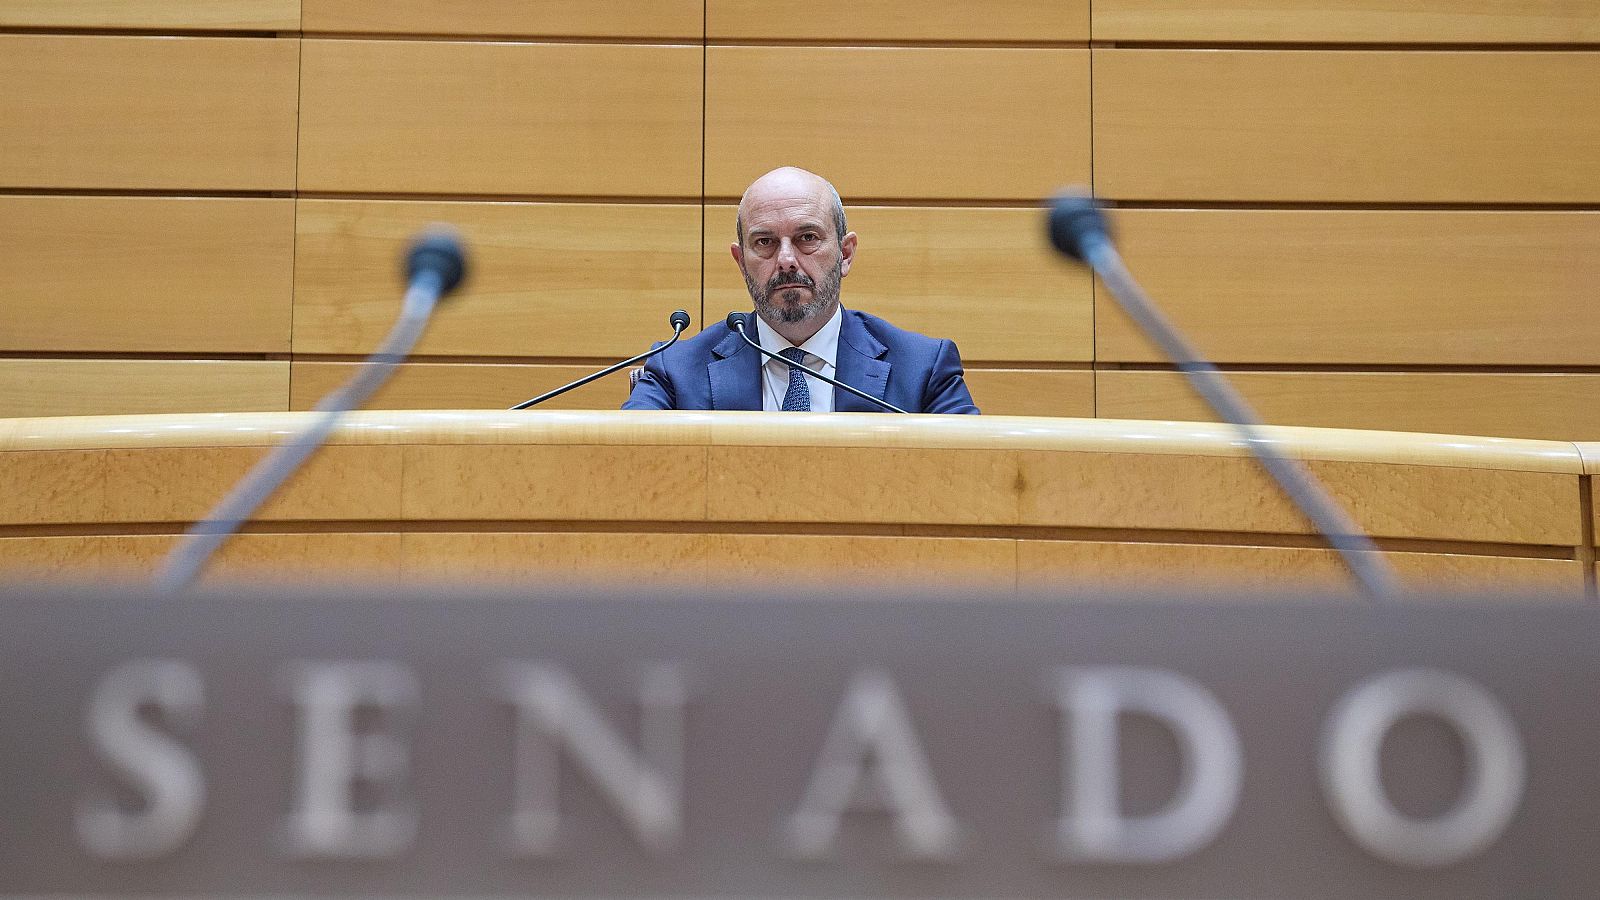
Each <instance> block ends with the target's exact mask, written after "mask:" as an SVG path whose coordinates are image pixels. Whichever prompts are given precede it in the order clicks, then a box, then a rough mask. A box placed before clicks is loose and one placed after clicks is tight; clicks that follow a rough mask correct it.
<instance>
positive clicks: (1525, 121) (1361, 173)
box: [1093, 49, 1600, 203]
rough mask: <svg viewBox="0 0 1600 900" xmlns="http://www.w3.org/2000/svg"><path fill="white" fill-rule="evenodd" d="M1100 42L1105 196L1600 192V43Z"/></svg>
mask: <svg viewBox="0 0 1600 900" xmlns="http://www.w3.org/2000/svg"><path fill="white" fill-rule="evenodd" d="M1093 52H1094V113H1093V121H1094V157H1095V160H1094V184H1095V188H1096V191H1097V193H1099V194H1100V195H1102V196H1106V197H1111V198H1115V199H1130V200H1131V199H1148V200H1223V201H1330V202H1331V201H1337V202H1381V203H1399V202H1407V203H1584V202H1588V203H1593V202H1596V201H1600V154H1596V153H1595V152H1594V148H1595V147H1596V146H1597V145H1600V116H1595V115H1594V96H1593V94H1594V91H1593V90H1592V86H1593V85H1594V84H1596V83H1600V54H1593V53H1558V52H1517V53H1506V52H1473V53H1458V52H1424V51H1385V50H1372V51H1316V50H1293V51H1287V50H1285V51H1271V50H1248V51H1226V50H1220V51H1219V50H1129V49H1102V50H1095V51H1093Z"/></svg>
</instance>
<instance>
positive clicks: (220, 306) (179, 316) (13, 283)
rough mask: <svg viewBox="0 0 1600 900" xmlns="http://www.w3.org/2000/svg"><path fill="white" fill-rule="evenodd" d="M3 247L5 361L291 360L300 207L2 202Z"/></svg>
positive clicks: (190, 201)
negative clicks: (83, 355) (41, 355)
mask: <svg viewBox="0 0 1600 900" xmlns="http://www.w3.org/2000/svg"><path fill="white" fill-rule="evenodd" d="M0 246H5V247H6V248H7V254H6V257H7V262H6V264H5V265H4V266H0V296H3V297H5V299H6V316H5V318H6V321H5V323H4V324H3V325H0V350H22V351H58V350H61V351H100V352H145V351H157V352H166V353H285V352H287V351H288V349H289V304H290V296H291V272H293V269H294V201H292V200H272V199H248V200H245V199H220V198H166V197H26V196H10V197H3V196H0ZM85 399H86V400H87V399H89V398H85ZM143 411H146V412H154V411H155V410H153V409H147V410H143Z"/></svg>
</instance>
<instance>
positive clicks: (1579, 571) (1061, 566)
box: [1017, 541, 1583, 601]
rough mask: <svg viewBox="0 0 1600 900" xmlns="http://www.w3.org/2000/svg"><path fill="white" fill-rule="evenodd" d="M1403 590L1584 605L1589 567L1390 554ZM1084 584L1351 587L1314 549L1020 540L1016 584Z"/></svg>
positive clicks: (1338, 566)
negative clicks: (1545, 598)
mask: <svg viewBox="0 0 1600 900" xmlns="http://www.w3.org/2000/svg"><path fill="white" fill-rule="evenodd" d="M1383 556H1384V559H1385V560H1387V561H1388V562H1389V564H1390V565H1391V566H1393V567H1394V571H1395V575H1396V576H1397V577H1398V578H1399V580H1400V584H1401V586H1402V588H1403V589H1405V590H1414V591H1418V592H1421V593H1426V592H1431V591H1445V592H1449V591H1464V592H1470V591H1487V590H1490V589H1495V588H1500V589H1506V588H1509V589H1511V590H1515V589H1516V588H1518V587H1522V588H1524V589H1526V590H1529V591H1534V590H1539V591H1546V592H1556V596H1555V597H1553V598H1551V599H1566V600H1572V601H1578V600H1581V598H1582V596H1583V593H1582V592H1583V567H1582V566H1580V565H1579V564H1578V563H1577V562H1576V561H1575V560H1571V559H1538V558H1529V557H1507V556H1475V555H1468V554H1455V553H1406V552H1390V553H1385V554H1384V555H1383ZM1085 584H1105V585H1130V586H1137V587H1143V588H1150V589H1158V590H1178V591H1185V592H1189V593H1191V594H1193V593H1195V592H1202V593H1203V592H1210V591H1216V592H1228V595H1229V597H1230V598H1231V599H1241V598H1244V597H1248V596H1249V595H1250V594H1251V593H1253V592H1257V591H1260V592H1266V593H1267V594H1271V593H1272V592H1276V591H1283V590H1294V589H1302V590H1322V591H1327V590H1345V589H1348V588H1350V587H1352V586H1353V584H1354V583H1353V582H1352V581H1351V578H1350V575H1349V573H1348V570H1347V569H1346V568H1345V566H1344V563H1342V562H1341V561H1340V560H1339V557H1338V554H1336V553H1334V551H1332V550H1324V549H1320V548H1311V547H1250V546H1239V547H1219V546H1215V545H1200V544H1160V543H1109V542H1108V543H1100V542H1091V541H1018V542H1017V587H1018V589H1019V590H1021V591H1023V592H1049V591H1059V590H1061V589H1063V588H1067V587H1073V586H1082V585H1085Z"/></svg>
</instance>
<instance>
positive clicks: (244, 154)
mask: <svg viewBox="0 0 1600 900" xmlns="http://www.w3.org/2000/svg"><path fill="white" fill-rule="evenodd" d="M299 56H300V42H299V41H296V40H274V39H256V38H201V37H188V38H170V37H108V36H87V35H43V34H0V122H4V123H5V127H4V128H0V187H52V188H142V189H156V188H159V189H168V190H287V189H289V188H292V187H294V170H295V106H296V96H297V74H298V65H299Z"/></svg>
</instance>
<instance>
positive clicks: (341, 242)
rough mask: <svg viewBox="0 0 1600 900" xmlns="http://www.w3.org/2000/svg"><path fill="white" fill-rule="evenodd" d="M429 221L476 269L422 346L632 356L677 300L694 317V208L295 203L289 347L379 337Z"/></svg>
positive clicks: (445, 350) (346, 346) (306, 348)
mask: <svg viewBox="0 0 1600 900" xmlns="http://www.w3.org/2000/svg"><path fill="white" fill-rule="evenodd" d="M434 222H444V223H449V224H450V225H451V226H453V227H454V228H456V229H457V230H459V231H460V232H461V235H462V238H463V240H464V241H465V242H466V245H467V246H468V247H470V248H472V253H473V259H472V261H471V267H472V271H471V272H470V273H469V280H468V281H467V282H466V283H465V284H464V285H463V286H462V288H461V291H460V293H459V294H458V295H457V296H455V297H452V298H451V299H450V300H448V301H447V302H446V303H445V304H444V305H442V306H441V307H440V308H439V310H438V312H437V313H435V316H434V320H433V321H432V322H431V323H430V325H429V327H428V331H427V333H426V334H425V335H424V336H423V338H422V340H421V341H420V342H419V343H418V345H417V351H416V352H417V353H418V354H422V355H427V354H452V355H487V356H536V357H552V356H556V357H559V356H579V357H615V358H617V359H624V358H626V357H629V356H633V355H634V354H636V353H641V352H643V351H645V350H647V349H649V347H650V344H651V342H653V341H658V340H665V339H666V338H667V337H669V336H671V334H672V329H671V328H670V326H669V325H668V322H667V317H668V316H669V315H670V314H671V313H672V311H673V310H674V309H685V310H688V311H689V312H690V314H691V315H693V316H694V318H695V319H697V320H698V319H699V318H700V297H699V285H700V243H699V240H698V233H699V230H700V210H699V208H698V207H697V206H691V205H676V204H594V203H409V202H395V201H334V200H301V201H300V202H299V215H298V218H297V221H296V226H295V233H296V242H295V292H294V297H295V305H294V317H295V318H294V322H295V330H294V351H295V352H296V353H361V354H364V353H370V352H371V351H372V350H373V349H374V348H375V347H377V345H378V343H379V342H380V341H381V340H382V339H383V336H384V335H385V334H386V333H387V332H388V330H389V327H390V326H391V325H392V324H393V322H394V318H395V316H396V315H397V314H398V312H399V306H398V303H399V300H398V298H399V297H400V294H401V292H402V291H403V289H404V284H403V277H402V274H403V273H402V272H401V271H400V267H399V266H398V265H397V264H396V260H398V259H399V258H400V257H401V256H402V255H403V254H404V252H405V248H406V246H407V244H408V242H409V241H410V240H412V238H413V236H414V235H415V234H416V233H417V232H418V231H419V230H420V229H422V228H423V227H425V226H426V225H427V224H429V223H434ZM691 333H692V332H691ZM529 396H532V395H529ZM523 399H527V398H526V397H524V398H523ZM450 405H453V404H450Z"/></svg>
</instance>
